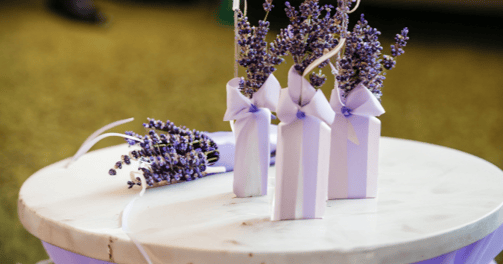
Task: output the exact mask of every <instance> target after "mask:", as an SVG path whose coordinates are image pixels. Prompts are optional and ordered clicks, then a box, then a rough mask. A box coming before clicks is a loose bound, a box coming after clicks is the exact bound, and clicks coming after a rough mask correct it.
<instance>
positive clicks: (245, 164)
mask: <svg viewBox="0 0 503 264" xmlns="http://www.w3.org/2000/svg"><path fill="white" fill-rule="evenodd" d="M263 7H264V10H265V11H266V15H265V18H264V20H260V21H259V22H258V26H253V27H252V26H250V23H249V22H248V18H247V17H246V16H245V15H244V14H243V13H242V12H241V11H240V10H236V12H237V23H236V27H237V28H236V32H237V35H236V36H235V37H236V41H237V46H238V47H239V49H238V56H237V63H238V64H239V65H240V66H242V67H244V68H245V71H246V76H245V77H241V78H239V77H236V78H234V79H232V80H230V81H229V82H228V83H227V111H226V112H225V116H224V121H231V120H236V122H235V124H234V135H235V138H236V147H235V153H234V189H233V190H234V193H235V194H236V196H237V197H250V196H260V195H265V194H267V178H268V168H269V164H270V146H269V134H270V131H269V126H270V123H271V116H272V115H271V112H274V111H276V106H277V103H278V98H279V92H280V90H281V86H280V84H279V82H278V80H277V79H276V78H275V77H274V75H273V72H274V71H275V70H276V68H275V66H276V65H278V64H280V63H282V62H283V59H282V58H281V56H282V55H284V54H283V52H282V51H281V50H278V49H273V47H272V46H269V47H268V45H267V42H266V35H267V32H268V31H269V22H267V21H266V19H267V15H268V14H269V12H270V11H271V9H272V8H273V5H272V1H271V0H267V1H265V3H264V4H263Z"/></svg>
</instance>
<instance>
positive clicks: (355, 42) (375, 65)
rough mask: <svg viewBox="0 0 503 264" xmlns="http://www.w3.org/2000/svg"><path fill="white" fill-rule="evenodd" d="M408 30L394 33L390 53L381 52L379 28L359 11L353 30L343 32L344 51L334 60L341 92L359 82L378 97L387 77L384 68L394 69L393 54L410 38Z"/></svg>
mask: <svg viewBox="0 0 503 264" xmlns="http://www.w3.org/2000/svg"><path fill="white" fill-rule="evenodd" d="M408 32H409V30H408V29H407V28H404V29H403V30H402V32H401V34H397V35H396V37H395V40H396V43H395V44H394V45H392V46H391V56H389V55H382V53H381V52H382V49H383V48H382V46H381V43H380V42H379V40H378V37H379V35H381V32H379V31H378V30H377V29H376V28H372V27H371V26H369V24H368V21H367V20H365V17H364V15H363V14H362V15H361V18H360V20H359V21H358V22H357V23H356V25H355V26H354V28H353V31H351V32H347V33H346V34H347V41H346V46H345V51H344V55H343V56H342V58H341V59H340V60H339V61H338V63H337V67H338V71H339V72H338V73H339V75H338V76H337V81H338V82H339V88H341V89H342V90H343V95H342V96H343V97H345V96H346V95H347V94H348V93H349V92H350V91H351V90H353V89H354V88H356V86H358V85H359V84H360V83H361V84H363V85H365V87H367V88H368V89H369V90H370V91H371V92H372V93H373V94H374V95H375V96H376V97H377V98H378V99H380V98H381V96H382V92H381V88H382V87H383V81H384V80H385V79H386V77H385V75H386V72H385V70H391V69H393V68H394V67H395V64H396V61H395V59H396V57H398V56H400V55H402V54H403V53H404V51H403V47H405V46H406V45H407V40H409V37H408V36H407V34H408Z"/></svg>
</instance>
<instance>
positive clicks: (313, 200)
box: [271, 0, 345, 220]
mask: <svg viewBox="0 0 503 264" xmlns="http://www.w3.org/2000/svg"><path fill="white" fill-rule="evenodd" d="M285 5H286V8H285V11H286V14H287V17H288V18H289V19H290V24H289V25H288V27H287V28H285V29H282V30H281V31H280V34H279V35H278V36H277V38H276V40H275V41H274V42H273V44H272V45H271V46H272V49H277V50H279V51H281V52H284V53H289V54H291V56H292V57H293V61H294V65H293V66H292V67H291V68H290V71H289V73H288V88H286V89H283V90H282V91H281V95H280V100H279V103H278V111H277V115H278V117H279V119H280V120H281V123H280V124H279V126H278V148H277V155H276V187H277V190H276V194H275V197H274V213H273V216H272V219H273V220H287V219H309V218H321V217H322V216H323V214H324V211H325V207H326V195H327V181H328V162H329V151H330V147H329V144H327V142H329V141H330V128H329V126H328V125H327V124H330V123H331V122H332V120H333V118H334V111H333V110H332V108H331V107H330V104H329V103H328V101H327V99H326V98H325V96H324V94H323V92H322V91H321V90H319V89H317V88H320V87H321V86H322V85H323V84H324V83H325V82H326V76H325V75H324V74H323V73H322V72H321V71H319V72H314V73H310V69H312V68H313V65H316V67H318V68H323V67H325V66H326V65H328V63H329V60H328V59H326V60H324V57H325V54H327V53H330V52H331V51H332V50H338V49H340V48H341V47H342V44H343V43H344V42H343V40H342V39H341V34H342V33H343V32H344V30H343V28H344V26H345V25H343V23H342V22H343V21H344V20H343V19H342V17H343V15H344V14H343V13H342V11H341V9H337V10H336V12H335V14H333V15H332V13H331V11H332V9H333V6H330V5H323V6H321V5H320V4H319V3H318V1H317V0H306V1H305V2H303V3H302V4H301V5H300V7H299V9H298V10H297V9H296V8H294V7H293V6H291V4H290V3H288V2H286V4H285ZM320 60H322V61H320ZM306 75H308V76H309V81H308V80H306V79H305V78H304V76H306Z"/></svg>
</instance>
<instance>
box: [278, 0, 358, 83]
mask: <svg viewBox="0 0 503 264" xmlns="http://www.w3.org/2000/svg"><path fill="white" fill-rule="evenodd" d="M341 1H342V0H340V2H341ZM342 2H344V3H345V1H342ZM285 6H286V7H285V12H286V15H287V17H288V18H289V19H290V25H288V27H287V28H286V29H281V31H280V33H279V34H278V36H277V37H276V40H275V41H274V42H273V43H271V50H274V51H275V52H277V53H278V54H282V55H284V54H287V53H290V54H291V55H292V57H293V61H294V63H295V64H294V67H295V70H297V72H298V73H299V74H301V75H302V74H303V72H304V70H305V69H306V68H307V66H309V64H311V63H312V62H313V61H314V60H316V59H318V58H319V57H321V56H323V55H324V54H325V53H326V52H328V51H330V50H331V49H333V48H334V47H335V46H337V44H339V37H340V36H341V33H342V32H343V27H344V24H343V21H345V20H344V18H345V15H344V14H343V13H344V12H346V10H348V8H349V7H347V5H346V7H344V8H338V9H337V11H336V13H335V15H334V16H332V14H331V11H332V9H333V8H334V7H333V6H331V5H324V6H320V5H319V3H318V0H306V1H305V2H303V3H302V4H301V5H300V7H299V10H297V9H295V7H293V6H292V5H291V4H290V3H289V2H286V3H285ZM346 20H347V19H346ZM327 64H328V60H327V61H324V62H322V63H321V64H320V65H319V66H318V68H323V67H325V66H326V65H327ZM309 81H310V83H311V84H312V85H313V86H314V87H316V88H319V87H321V86H322V85H323V84H324V83H325V81H326V76H325V75H324V74H322V73H321V72H319V73H316V72H313V73H311V74H310V76H309Z"/></svg>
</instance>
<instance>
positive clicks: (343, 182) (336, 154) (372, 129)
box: [328, 85, 384, 199]
mask: <svg viewBox="0 0 503 264" xmlns="http://www.w3.org/2000/svg"><path fill="white" fill-rule="evenodd" d="M330 104H331V106H332V108H333V109H334V111H335V113H336V115H335V118H334V122H333V123H332V125H331V129H332V131H331V143H330V145H331V147H330V166H329V179H328V198H329V199H346V198H349V199H351V198H374V197H376V196H377V177H378V158H379V139H380V136H381V121H380V120H379V119H377V118H376V116H379V115H381V114H383V113H384V109H383V108H382V106H381V104H380V103H379V101H378V100H377V98H376V97H375V96H374V95H372V93H371V92H370V91H369V90H368V89H367V88H366V87H365V86H363V85H359V86H357V87H356V88H355V89H354V90H352V91H351V92H350V93H349V94H348V96H347V97H346V100H345V102H344V103H343V102H342V98H341V96H340V93H339V90H338V89H337V88H335V89H334V90H333V91H332V96H331V99H330Z"/></svg>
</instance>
